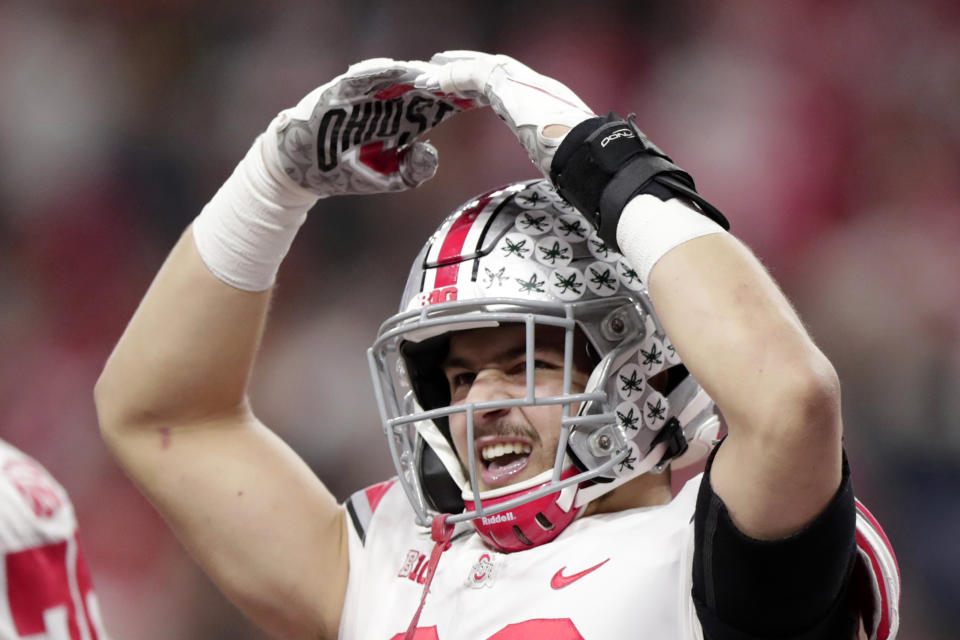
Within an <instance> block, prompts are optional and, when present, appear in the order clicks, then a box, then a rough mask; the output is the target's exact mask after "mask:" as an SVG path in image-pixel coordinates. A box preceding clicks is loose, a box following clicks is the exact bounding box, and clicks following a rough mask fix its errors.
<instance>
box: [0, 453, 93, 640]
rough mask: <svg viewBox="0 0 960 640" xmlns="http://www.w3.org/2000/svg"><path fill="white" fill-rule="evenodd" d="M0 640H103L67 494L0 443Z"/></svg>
mask: <svg viewBox="0 0 960 640" xmlns="http://www.w3.org/2000/svg"><path fill="white" fill-rule="evenodd" d="M0 553H2V554H3V562H2V563H0V586H2V587H3V592H2V594H0V639H2V640H14V639H30V640H104V639H105V638H106V635H105V634H104V633H103V631H102V624H101V622H100V614H99V610H98V608H97V602H96V596H95V595H94V593H93V589H92V586H91V583H90V574H89V572H88V570H87V566H86V563H85V561H84V559H83V554H82V552H81V550H80V546H79V544H78V543H77V520H76V516H75V514H74V511H73V505H72V504H71V503H70V498H69V497H68V496H67V492H66V491H65V490H64V489H63V487H61V486H60V484H59V483H58V482H57V481H56V480H55V479H54V478H53V476H51V475H50V474H49V473H48V472H47V471H46V470H45V469H44V468H43V467H42V466H40V464H39V463H37V462H36V461H35V460H33V459H32V458H30V457H29V456H27V455H26V454H24V453H23V452H21V451H19V450H18V449H16V448H15V447H13V446H11V445H9V444H8V443H6V442H4V441H2V440H0Z"/></svg>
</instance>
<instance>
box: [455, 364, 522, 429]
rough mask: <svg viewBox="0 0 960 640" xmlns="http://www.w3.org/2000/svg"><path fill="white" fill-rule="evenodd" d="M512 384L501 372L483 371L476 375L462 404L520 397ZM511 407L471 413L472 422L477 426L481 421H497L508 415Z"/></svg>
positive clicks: (478, 410) (479, 410)
mask: <svg viewBox="0 0 960 640" xmlns="http://www.w3.org/2000/svg"><path fill="white" fill-rule="evenodd" d="M515 386H516V385H514V384H512V383H511V382H510V381H509V380H507V379H506V376H504V374H503V372H501V371H498V370H496V369H484V370H482V371H480V372H479V373H477V377H476V378H474V380H473V383H472V384H471V385H470V390H469V391H468V392H467V395H466V397H465V398H464V400H463V402H464V404H471V403H477V404H479V403H482V402H494V401H497V400H512V399H514V398H518V397H520V396H518V395H517V391H516V389H515V388H514V387H515ZM510 410H511V407H489V408H485V409H477V410H476V411H474V413H473V420H474V422H475V423H477V424H479V423H481V422H483V421H490V420H497V419H499V418H501V417H503V416H505V415H507V414H508V413H510Z"/></svg>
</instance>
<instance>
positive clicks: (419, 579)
mask: <svg viewBox="0 0 960 640" xmlns="http://www.w3.org/2000/svg"><path fill="white" fill-rule="evenodd" d="M429 566H430V562H429V561H428V559H427V554H426V553H424V552H422V551H418V550H416V549H410V551H407V554H406V555H405V556H404V558H403V564H401V565H400V570H399V571H397V577H398V578H407V579H408V580H411V581H413V582H416V583H417V584H423V583H425V582H426V581H427V572H428V568H429Z"/></svg>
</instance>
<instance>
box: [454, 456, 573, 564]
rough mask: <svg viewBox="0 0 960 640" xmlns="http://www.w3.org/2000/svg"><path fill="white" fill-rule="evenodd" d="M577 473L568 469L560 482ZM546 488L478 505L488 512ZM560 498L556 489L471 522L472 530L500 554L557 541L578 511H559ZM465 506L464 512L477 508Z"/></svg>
mask: <svg viewBox="0 0 960 640" xmlns="http://www.w3.org/2000/svg"><path fill="white" fill-rule="evenodd" d="M577 473H579V472H578V471H577V470H576V469H575V468H570V469H567V470H566V471H564V472H563V473H562V474H561V475H560V479H561V480H566V479H567V478H571V477H573V476H574V475H576V474H577ZM547 484H549V483H548V482H544V483H543V484H539V485H537V486H535V487H531V488H529V489H524V490H522V491H517V492H515V493H509V494H507V495H505V496H500V497H497V498H488V499H486V500H482V501H481V504H482V505H483V507H484V509H489V508H491V507H493V506H495V505H498V504H501V503H503V502H506V501H507V500H513V499H514V498H518V497H520V496H523V495H526V494H529V493H533V492H534V491H536V490H538V489H541V488H543V487H544V486H546V485H547ZM559 498H560V490H559V489H558V490H557V491H555V492H553V493H548V494H547V495H545V496H542V497H540V498H537V499H535V500H531V501H530V502H525V503H523V504H521V505H520V506H518V507H514V508H513V509H508V510H507V511H501V512H500V513H496V514H493V515H490V516H482V517H480V518H477V519H475V520H473V521H472V522H473V526H474V528H475V529H476V530H477V533H479V534H480V537H481V538H483V539H484V541H486V543H487V544H488V545H490V546H491V547H493V548H494V549H497V550H499V551H505V552H511V551H523V550H525V549H532V548H533V547H536V546H539V545H541V544H545V543H547V542H550V541H551V540H553V539H554V538H556V537H557V536H558V535H560V532H561V531H563V530H564V529H566V528H567V527H568V526H569V525H570V523H571V522H573V521H574V520H575V519H576V517H577V515H579V512H580V511H581V510H580V509H574V508H573V507H571V508H570V510H569V511H564V510H563V509H561V508H560V505H558V504H557V500H558V499H559ZM571 503H572V501H571ZM464 504H465V506H466V507H467V510H473V509H476V508H477V506H476V503H475V502H474V501H472V500H465V501H464Z"/></svg>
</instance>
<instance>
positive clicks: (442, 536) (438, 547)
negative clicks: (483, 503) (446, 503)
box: [403, 513, 454, 640]
mask: <svg viewBox="0 0 960 640" xmlns="http://www.w3.org/2000/svg"><path fill="white" fill-rule="evenodd" d="M449 515H450V514H447V513H443V514H440V515H438V516H434V518H433V524H432V525H430V537H431V538H432V539H433V541H434V543H435V544H434V545H433V551H431V552H430V560H429V561H428V562H427V581H426V582H424V583H423V595H422V596H420V606H419V607H417V612H416V613H414V614H413V619H412V620H411V621H410V626H409V627H407V632H406V633H405V634H404V636H403V640H413V636H414V633H415V632H416V630H417V622H419V621H420V614H421V613H422V612H423V605H424V604H426V602H427V594H428V593H430V583H431V582H433V575H434V574H435V573H436V572H437V565H438V564H440V555H441V554H442V553H443V552H444V551H446V550H447V549H449V548H450V539H451V538H452V537H453V529H454V525H452V524H449V523H448V522H447V518H448V517H449Z"/></svg>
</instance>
